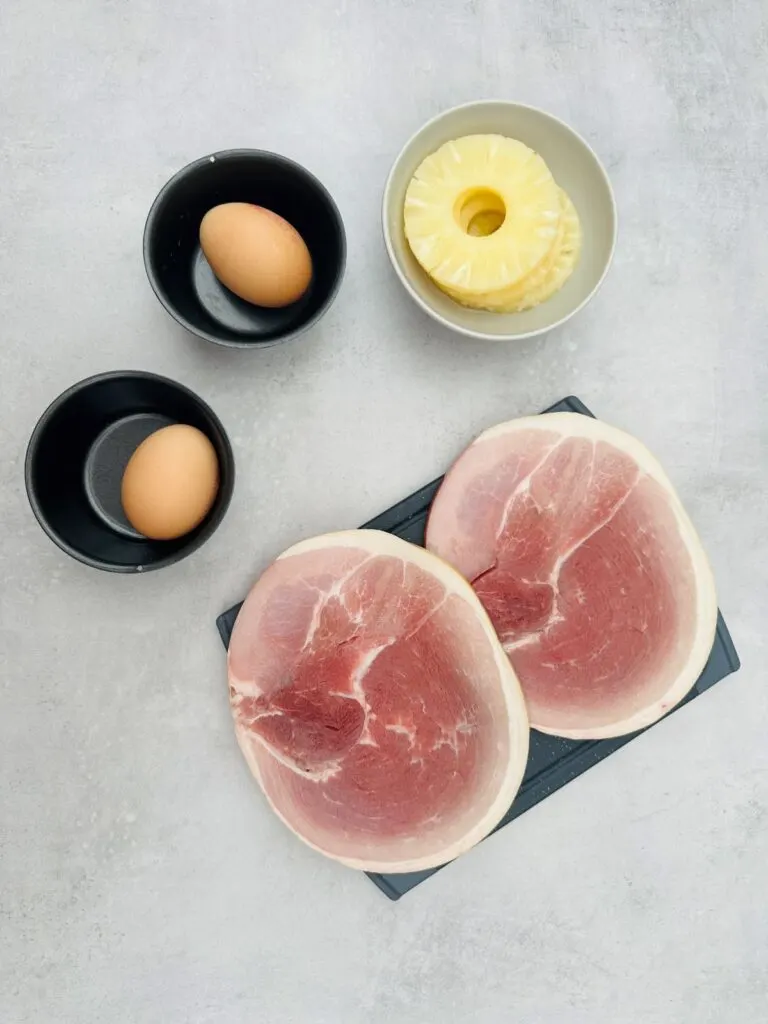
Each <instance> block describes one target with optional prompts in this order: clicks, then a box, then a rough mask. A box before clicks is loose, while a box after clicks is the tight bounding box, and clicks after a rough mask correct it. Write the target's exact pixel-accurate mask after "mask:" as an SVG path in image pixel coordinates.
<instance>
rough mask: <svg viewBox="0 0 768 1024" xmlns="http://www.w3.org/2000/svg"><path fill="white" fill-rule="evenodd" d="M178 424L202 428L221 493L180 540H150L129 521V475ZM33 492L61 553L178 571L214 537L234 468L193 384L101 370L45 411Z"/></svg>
mask: <svg viewBox="0 0 768 1024" xmlns="http://www.w3.org/2000/svg"><path fill="white" fill-rule="evenodd" d="M171 423H187V424H189V425H190V426H193V427H197V428H198V430H202V432H203V433H204V434H205V435H206V436H207V437H208V438H209V439H210V441H211V443H212V444H213V446H214V448H215V449H216V454H217V456H218V459H219V491H218V494H217V495H216V500H215V501H214V504H213V507H212V508H211V510H210V512H209V513H208V515H207V516H206V517H205V519H204V520H203V522H202V523H201V524H200V525H199V526H198V527H196V528H195V529H194V530H192V531H191V533H187V534H185V535H184V536H183V537H179V538H178V539H176V540H149V539H147V538H146V537H143V536H142V535H141V534H139V533H137V532H136V531H135V530H134V529H133V527H132V526H131V525H130V523H129V522H128V520H127V519H126V518H125V514H124V513H123V508H122V504H121V502H120V485H121V483H122V479H123V471H124V470H125V467H126V465H127V463H128V460H129V459H130V457H131V455H132V454H133V453H134V451H135V450H136V448H137V447H138V446H139V445H140V444H141V442H142V441H143V440H144V439H145V438H146V437H148V436H149V435H150V434H151V433H153V432H154V431H155V430H159V429H160V428H161V427H166V426H168V425H169V424H171ZM24 472H25V480H26V485H27V495H28V496H29V501H30V504H31V505H32V511H33V512H34V513H35V515H36V516H37V520H38V522H39V523H40V525H41V526H42V528H43V529H44V530H45V532H46V533H47V534H48V536H49V537H50V538H51V540H53V541H54V542H55V543H56V544H58V546H59V547H60V548H61V549H62V551H66V552H67V554H68V555H71V556H72V557H73V558H77V559H78V560H79V561H81V562H85V564H86V565H92V566H94V568H96V569H106V570H108V571H110V572H147V571H149V570H150V569H161V568H162V567H163V566H166V565H172V564H173V563H174V562H178V561H180V560H181V559H182V558H185V557H186V556H187V555H189V554H191V553H192V552H193V551H195V550H196V549H197V548H199V547H200V545H201V544H203V543H204V542H205V541H206V540H208V538H209V537H210V536H211V534H212V533H213V531H214V530H215V529H216V527H217V526H218V525H219V523H220V522H221V520H222V519H223V517H224V513H225V512H226V510H227V506H228V505H229V502H230V498H231V497H232V490H233V488H234V484H235V462H234V457H233V455H232V448H231V446H230V443H229V439H228V438H227V435H226V433H225V431H224V427H223V426H222V425H221V423H220V421H219V419H218V417H217V416H216V414H215V413H214V412H213V410H212V409H210V408H209V407H208V406H207V405H206V404H205V402H203V401H202V399H200V398H198V397H197V395H195V394H193V393H192V392H191V391H190V390H189V389H188V388H185V387H184V386H183V385H181V384H177V383H175V381H172V380H168V379H167V378H165V377H158V376H156V375H155V374H153V373H141V372H125V373H104V374H100V375H99V376H96V377H89V378H88V379H87V380H83V381H80V383H79V384H75V385H74V386H73V387H71V388H70V389H69V390H68V391H65V392H64V394H63V395H59V397H58V398H57V399H56V400H55V401H54V402H53V403H52V404H51V405H50V406H49V407H48V408H47V409H46V410H45V412H44V413H43V415H42V416H41V417H40V420H39V422H38V424H37V426H36V427H35V429H34V431H33V433H32V437H31V438H30V441H29V446H28V448H27V459H26V464H25V469H24Z"/></svg>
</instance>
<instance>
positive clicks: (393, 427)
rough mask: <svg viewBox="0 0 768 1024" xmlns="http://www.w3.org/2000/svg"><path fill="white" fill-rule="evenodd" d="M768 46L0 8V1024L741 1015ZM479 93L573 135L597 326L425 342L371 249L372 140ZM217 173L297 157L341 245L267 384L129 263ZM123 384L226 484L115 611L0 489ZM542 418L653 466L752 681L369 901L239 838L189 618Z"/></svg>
mask: <svg viewBox="0 0 768 1024" xmlns="http://www.w3.org/2000/svg"><path fill="white" fill-rule="evenodd" d="M767 31H768V15H766V8H765V5H764V4H763V3H761V2H760V0H745V2H742V3H736V2H735V0H734V2H731V0H707V2H703V0H679V2H674V3H673V2H671V0H637V2H635V3H629V2H626V0H613V2H594V0H570V2H566V3H560V2H559V0H538V2H536V3H528V4H526V3H523V2H521V0H513V2H509V0H466V2H463V3H462V2H448V0H444V2H437V0H430V2H428V0H380V2H374V0H367V2H358V3H354V2H352V0H336V2H333V3H331V2H325V0H301V2H299V0H284V2H283V3H280V4H268V3H266V2H265V0H227V2H226V3H221V2H218V0H208V2H206V0H134V2H132V3H128V2H118V0H113V2H106V0H103V2H99V0H58V2H56V0H48V2H45V0H2V6H1V7H0V95H1V96H2V100H0V111H1V113H0V135H1V138H0V145H1V146H2V149H1V150H0V153H1V156H0V232H1V233H2V244H1V245H0V311H1V313H2V320H1V321H0V415H1V417H2V438H1V444H0V487H1V492H0V509H1V515H2V537H1V538H0V559H1V561H0V587H1V588H2V606H1V612H2V634H1V640H0V644H1V646H0V656H1V657H2V689H1V690H0V694H1V697H0V700H1V702H2V703H1V706H0V759H1V763H2V802H1V804H0V807H1V813H2V819H1V822H2V851H1V854H0V856H1V858H2V860H1V861H0V878H1V880H2V896H1V899H2V910H1V913H0V928H1V929H2V938H1V940H0V967H1V970H0V1019H1V1020H2V1021H3V1024H21V1022H33V1024H48V1022H52V1024H54V1022H55V1024H59V1022H61V1024H96V1022H98V1024H103V1022H109V1024H123V1022H125V1024H153V1022H158V1024H176V1022H200V1024H203V1022H204V1024H213V1022H217V1024H218V1022H221V1024H240V1022H243V1024H245V1022H247V1024H252V1022H290V1024H293V1022H297V1024H357V1022H366V1024H385V1022H390V1021H392V1022H398V1024H434V1022H440V1024H454V1022H455V1024H470V1022H471V1024H475V1022H479V1024H484V1022H491V1024H495V1022H497V1021H498V1022H507V1021H521V1022H525V1024H582V1022H584V1024H689V1022H690V1024H708V1022H711V1024H731V1022H733V1024H753V1022H754V1024H758V1022H761V1021H763V1020H764V1019H765V1014H766V1001H767V1000H768V866H767V865H768V742H767V741H766V717H767V713H768V696H767V695H766V683H765V666H764V662H763V659H764V653H765V643H764V632H765V628H766V597H768V580H767V573H766V556H768V549H767V545H766V541H765V535H766V534H765V527H764V525H763V524H764V523H765V515H766V511H765V502H766V497H767V494H766V467H765V459H766V438H767V435H768V417H767V415H766V392H767V391H768V364H767V362H766V345H767V344H768V276H767V272H766V268H767V267H768V242H767V241H766V238H767V236H768V232H767V229H766V223H767V222H768V185H767V183H768V173H767V172H766V168H767V167H768V132H766V119H767V118H766V114H767V112H768V85H767V84H766V70H765V69H766V53H767V46H768V35H767ZM486 96H501V97H508V98H514V99H518V100H522V101H525V102H528V103H532V104H536V105H539V106H542V107H544V108H546V109H548V110H550V111H552V112H553V113H555V114H557V115H559V116H560V117H562V118H564V119H565V120H566V121H568V122H570V123H571V124H573V125H574V127H575V128H576V129H577V130H579V131H580V132H582V133H583V134H584V135H585V136H586V138H587V139H588V140H589V141H590V142H591V143H592V144H593V145H594V147H595V148H596V150H597V151H598V153H599V154H600V156H601V157H602V158H603V160H604V161H605V164H606V166H607V168H608V171H609V173H610V175H611V177H612V179H613V182H614V185H615V188H616V195H617V201H618V206H619V213H620V239H619V245H618V250H617V254H616V259H615V263H614V267H613V269H612V271H611V273H610V275H609V277H608V280H607V283H606V284H605V286H604V288H603V290H602V292H601V293H600V294H599V296H598V297H597V298H596V300H595V301H594V302H593V304H592V305H591V306H590V307H589V308H588V309H587V310H586V311H585V312H583V313H582V314H581V315H580V316H578V317H577V318H576V319H575V321H573V322H572V323H571V324H570V325H569V326H568V327H567V328H565V329H563V330H561V331H559V332H558V333H556V334H552V335H550V336H549V337H547V338H545V339H543V340H538V341H534V342H529V343H523V344H517V345H511V346H509V347H504V346H499V347H494V346H492V345H481V344H472V343H469V342H467V341H463V340H461V339H458V338H454V337H451V336H449V335H447V334H446V333H444V332H443V331H441V330H440V329H439V328H437V326H436V325H434V324H433V323H432V322H431V321H429V320H428V319H427V318H425V317H424V316H423V315H421V314H420V313H419V312H418V311H417V310H416V308H415V307H414V306H413V305H412V304H411V303H410V302H409V300H408V299H407V298H406V296H405V295H404V294H403V293H402V292H401V289H400V287H399V285H398V284H397V282H396V280H395V278H394V275H393V274H392V273H391V271H390V269H389V267H388V265H387V261H386V257H385V254H384V248H383V245H382V243H381V239H380V231H379V202H380V197H381V190H382V185H383V181H384V178H385V176H386V173H387V170H388V167H389V164H390V162H391V160H392V159H393V158H394V156H395V154H396V152H397V150H398V149H399V148H400V146H401V144H402V143H403V141H404V140H405V138H406V137H407V136H408V135H409V134H410V133H411V132H412V131H413V130H415V129H416V128H417V127H418V126H419V125H420V124H421V123H422V122H423V121H424V120H425V119H427V118H428V117H430V116H432V115H434V114H435V113H437V112H438V111H440V110H442V109H444V108H446V107H448V106H451V105H453V104H456V103H459V102H463V101H466V100H469V99H475V98H482V97H486ZM229 146H257V147H265V148H271V149H275V150H278V151H280V152H283V153H286V154H288V155H289V156H291V157H294V158H296V159H298V160H299V161H301V162H304V163H305V164H306V165H307V166H309V167H310V168H311V169H312V170H314V171H315V172H316V173H317V174H318V175H319V176H320V177H321V179H322V180H323V181H324V182H326V183H327V185H328V187H329V188H330V189H331V191H332V192H333V194H334V195H335V197H336V198H337V200H338V202H339V205H340V207H341V210H342V212H343V215H344V217H345V220H346V224H347V229H348V234H349V267H348V272H347V277H346V281H345V284H344V287H343V289H342V292H341V294H340V296H339V299H338V301H337V303H336V305H335V306H334V307H333V309H332V311H331V312H330V314H329V315H328V316H327V317H326V318H325V319H324V320H323V322H322V323H321V325H320V326H319V327H318V328H317V329H316V330H314V331H313V332H312V333H311V335H309V336H307V337H305V339H304V340H303V341H301V342H299V343H296V344H294V345H292V346H289V347H285V348H278V349H272V350H271V351H268V352H265V353H261V354H248V353H241V352H236V351H224V350H219V349H216V348H214V347H206V345H204V344H203V343H198V342H197V341H196V340H195V339H193V338H191V337H188V336H186V335H185V334H184V332H183V331H181V330H179V329H177V328H176V326H175V325H174V324H173V323H172V322H171V321H170V319H169V318H168V317H167V316H166V314H165V313H164V312H163V310H162V309H161V308H160V306H159V305H158V304H157V302H156V301H155V299H154V297H153V295H152V293H151V291H150V289H149V286H148V285H147V283H146V280H145V277H144V270H143V267H142V261H141V235H142V228H143V223H144V218H145V215H146V212H147V209H148V207H149V205H150V203H151V201H152V198H153V197H154V195H155V193H156V192H157V190H158V189H159V188H160V186H161V185H162V184H163V183H164V181H165V180H166V179H167V178H168V177H169V176H170V175H171V174H172V173H173V172H174V171H176V170H177V169H178V168H179V167H181V166H182V165H183V164H185V163H186V162H188V161H189V160H192V159H194V158H195V157H198V156H200V155H202V154H205V153H206V152H208V151H211V150H215V149H221V148H226V147H229ZM116 368H146V369H150V370H155V371H159V372H160V373H165V374H168V375H170V376H172V377H175V378H178V379H179V380H181V381H183V382H185V383H186V384H188V385H190V386H191V387H192V388H194V389H195V390H197V391H198V392H199V393H200V394H201V395H203V396H204V397H205V398H206V399H207V400H209V401H210V402H211V403H212V405H213V406H214V408H215V409H216V410H217V411H218V412H219V414H220V415H221V417H222V418H223V420H224V422H225V424H226V426H227V428H228V430H229V432H230V434H231V437H232V442H233V445H234V448H235V453H236V458H237V463H238V473H239V476H238V483H237V489H236V494H235V499H234V502H233V505H232V507H231V511H230V513H229V515H228V516H227V518H226V520H225V522H224V524H223V526H222V528H221V529H220V530H219V531H218V533H217V534H216V535H215V537H214V538H213V539H212V540H211V541H210V542H209V543H208V544H207V545H206V546H205V547H204V548H203V549H202V550H201V551H200V552H199V553H198V554H197V555H195V556H194V557H192V558H191V559H189V560H188V561H185V562H184V563H182V564H181V565H178V566H176V567H175V568H172V569H167V570H164V571H163V572H160V573H157V574H150V575H148V576H145V577H135V578H134V577H131V578H125V577H119V576H117V577H116V576H111V575H107V574H102V573H98V572H95V571H92V570H89V569H87V568H84V567H82V566H80V565H78V564H76V563H74V562H72V561H70V560H69V559H67V558H66V557H65V556H63V555H61V554H60V553H59V552H58V550H57V549H56V548H54V547H53V545H52V544H51V543H50V542H49V541H48V540H47V538H46V537H45V536H44V535H43V533H42V532H41V530H40V529H39V528H38V526H37V525H36V523H35V522H34V520H33V518H32V515H31V513H30V511H29V508H28V507H27V504H26V499H25V496H24V489H23V480H22V469H23V457H24V450H25V444H26V440H27V438H28V436H29V433H30V431H31V430H32V427H33V426H34V423H35V420H36V418H37V417H38V415H39V414H40V413H41V412H42V410H43V408H44V407H45V405H46V404H47V403H48V402H49V401H50V400H51V399H53V398H54V397H55V396H56V395H57V394H58V393H59V392H60V391H61V390H63V389H64V388H65V387H67V386H68V385H69V384H71V383H72V382H74V381H75V380H77V379H79V378H81V377H84V376H86V375H88V374H91V373H94V372H97V371H101V370H108V369H116ZM569 392H574V393H576V394H578V395H580V396H581V397H582V398H583V399H584V400H585V401H587V403H588V404H589V405H590V406H592V408H593V409H594V410H595V411H596V412H598V413H599V414H600V415H602V416H603V417H604V418H606V419H607V420H609V421H611V422H613V423H615V424H617V425H619V426H622V427H624V428H627V429H628V430H630V431H632V432H634V433H636V434H637V435H638V436H639V437H640V438H642V439H643V440H644V441H646V442H647V443H648V444H649V445H650V447H651V448H652V449H653V450H654V451H655V452H656V453H657V454H658V455H659V456H660V458H661V459H662V461H663V462H664V464H665V465H666V467H667V469H668V471H669V473H670V475H671V476H672V478H673V479H674V481H675V482H676V483H677V485H678V487H679V490H680V492H681V494H682V496H683V498H684V500H685V502H686V503H687V506H688V508H689V509H690V512H691V514H692V516H693V518H694V520H695V522H696V524H697V526H698V528H699V530H700V532H701V536H702V538H703V541H704V543H705V545H706V547H707V549H708V550H709V552H710V554H711V557H712V561H713V563H714V568H715V572H716V576H717V580H718V584H719V591H720V599H721V606H722V608H723V610H724V612H725V614H726V617H727V619H728V622H729V624H730V626H731V628H732V631H733V634H734V637H735V640H736V643H737V646H738V647H739V650H740V652H741V655H742V657H743V660H744V663H745V665H744V668H743V669H742V671H741V673H740V674H739V675H737V676H734V677H732V678H731V679H729V680H728V681H726V682H724V683H722V684H720V685H719V686H717V687H716V688H715V689H714V690H713V691H711V692H710V693H708V694H707V695H706V696H704V697H702V698H701V699H700V700H697V701H696V702H695V703H694V704H693V705H692V706H691V707H690V708H687V709H686V710H685V711H683V712H682V713H680V714H679V715H676V716H674V718H672V719H670V720H669V721H667V722H665V723H663V724H662V725H660V726H659V727H658V728H656V729H654V730H653V731H652V732H651V733H650V734H648V735H647V736H645V737H643V739H642V740H640V741H638V742H637V743H633V744H631V745H630V746H629V747H628V748H626V749H625V750H624V751H622V752H621V753H620V754H618V755H617V756H614V757H612V758H610V760H609V761H608V762H606V763H604V764H603V765H601V766H599V767H598V768H596V769H595V770H594V771H592V772H590V773H589V774H588V775H587V776H585V777H584V778H582V779H581V780H579V781H578V782H577V783H576V784H574V785H572V786H569V787H567V789H566V790H564V791H562V792H560V793H558V794H557V795H556V796H555V797H554V798H552V799H551V800H548V801H546V803H545V804H543V805H541V806H540V807H538V808H537V809H535V810H534V811H533V812H531V813H530V814H526V815H525V816H524V818H523V819H521V820H520V821H518V822H517V823H515V824H514V825H513V826H512V827H510V828H508V829H505V830H504V831H503V832H502V833H501V834H499V835H498V836H496V837H495V838H494V839H492V840H491V841H489V842H487V843H485V844H484V845H483V846H482V847H481V848H480V849H478V850H476V851H475V852H473V853H472V854H471V855H469V856H467V857H466V858H464V859H463V860H462V861H461V862H460V863H457V864H455V865H453V866H452V867H450V869H448V870H446V871H444V872H442V873H441V874H440V875H439V876H438V877H436V878H434V879H432V880H430V881H429V882H428V883H427V884H425V885H423V886H422V887H420V888H419V889H418V890H417V891H415V892H413V893H412V894H411V895H409V896H407V897H406V898H405V899H404V900H403V901H402V902H401V903H399V904H390V903H388V902H387V901H386V900H385V899H384V897H383V896H382V895H381V894H380V893H379V892H378V891H377V890H376V889H374V887H373V886H372V885H371V884H370V883H369V882H368V881H367V880H366V879H365V878H364V877H363V876H360V875H357V874H355V873H353V872H351V871H348V870H345V869H343V868H341V867H339V866H337V865H335V864H334V863H332V862H330V861H326V860H324V859H323V858H321V857H320V856H317V855H315V854H313V853H312V852H311V851H310V850H308V849H305V848H304V847H303V845H302V844H300V843H299V842H298V841H296V840H295V839H294V838H293V837H292V836H291V835H290V834H289V833H288V832H287V831H286V830H285V829H284V828H283V826H282V825H281V824H280V823H279V822H278V821H276V820H275V819H274V818H273V817H272V816H271V815H270V814H269V813H268V811H267V809H266V808H265V805H264V802H263V800H262V799H261V797H260V794H259V793H258V791H257V789H256V786H255V784H254V783H253V782H252V780H251V779H250V777H249V775H248V773H247V770H246V767H245V765H244V763H243V762H242V760H241V757H240V755H239V753H238V752H237V750H236V747H235V744H234V741H233V737H232V729H231V724H230V718H229V711H228V707H227V698H226V688H225V676H224V659H223V652H222V649H221V646H220V644H219V640H218V637H217V635H216V633H215V630H214V626H213V622H214V618H215V616H216V615H217V613H218V612H220V611H221V610H223V609H224V608H226V607H227V606H228V605H229V604H231V603H232V602H233V601H234V600H235V599H237V598H239V597H241V596H242V595H243V593H244V592H245V590H246V588H247V587H248V585H249V583H250V582H251V581H252V580H253V579H254V578H255V576H256V574H257V573H258V572H259V570H260V569H261V568H262V567H263V566H264V565H265V564H266V562H267V561H268V560H269V559H270V558H271V557H272V556H273V555H275V554H276V553H277V552H278V551H279V550H281V549H282V548H283V547H285V546H287V545H288V544H290V543H291V542H293V541H295V540H297V539H298V538H301V537H303V536H305V535H307V534H310V533H314V532H319V531H324V530H328V529H332V528H337V527H347V526H354V525H356V524H358V523H359V522H361V521H363V520H365V519H367V518H368V517H369V516H371V515H372V514H374V513H376V512H378V511H380V510H381V509H383V508H385V507H387V506H388V505H389V504H391V503H392V502H394V501H395V500H397V499H399V498H400V497H402V496H403V495H405V494H407V493H408V492H410V491H411V490H412V489H414V488H416V487H417V486H419V485H420V484H422V483H424V482H426V481H427V480H430V479H431V478H433V477H434V476H435V475H436V474H437V473H438V472H439V471H440V470H441V469H443V468H444V467H445V465H446V463H448V462H449V460H450V459H451V458H452V457H453V456H454V455H456V454H457V452H458V451H459V450H460V448H461V447H462V445H464V444H465V443H466V442H467V441H468V440H469V439H470V438H471V437H472V436H473V435H474V434H475V433H476V432H478V431H479V430H480V429H481V428H482V427H485V426H486V425H489V424H492V423H494V422H496V421H498V420H502V419H505V418H509V417H512V416H515V415H519V414H527V413H531V412H535V411H537V410H538V409H540V408H542V407H543V406H545V405H547V404H549V403H551V402H552V401H554V400H556V399H558V398H560V397H561V396H562V395H564V394H566V393H569Z"/></svg>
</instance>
